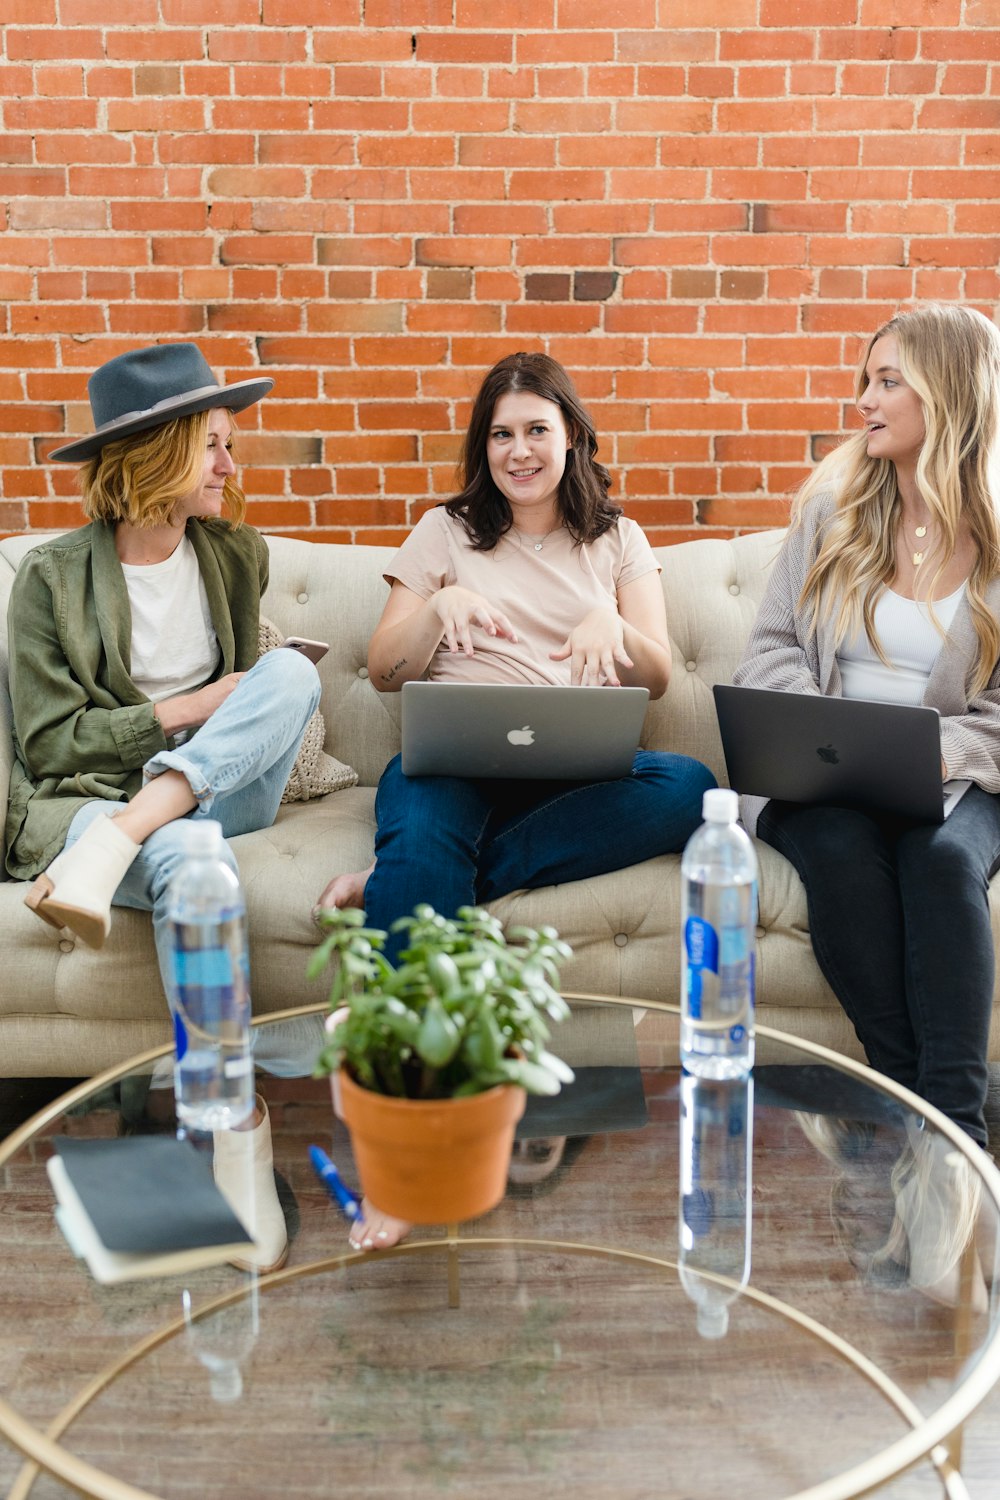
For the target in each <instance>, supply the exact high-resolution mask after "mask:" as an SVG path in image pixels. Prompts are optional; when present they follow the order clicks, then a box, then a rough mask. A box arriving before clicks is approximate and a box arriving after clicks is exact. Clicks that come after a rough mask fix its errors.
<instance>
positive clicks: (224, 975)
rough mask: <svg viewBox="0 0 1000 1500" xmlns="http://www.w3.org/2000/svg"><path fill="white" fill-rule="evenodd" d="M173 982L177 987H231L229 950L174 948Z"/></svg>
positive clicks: (231, 966) (223, 988)
mask: <svg viewBox="0 0 1000 1500" xmlns="http://www.w3.org/2000/svg"><path fill="white" fill-rule="evenodd" d="M174 982H175V983H176V985H177V987H178V989H188V988H195V989H213V990H228V989H232V987H233V964H232V957H231V955H230V953H229V950H228V949H227V948H190V949H184V948H175V950H174Z"/></svg>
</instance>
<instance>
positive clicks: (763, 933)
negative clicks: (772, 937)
mask: <svg viewBox="0 0 1000 1500" xmlns="http://www.w3.org/2000/svg"><path fill="white" fill-rule="evenodd" d="M757 936H758V937H759V938H762V937H766V936H767V928H766V927H762V926H761V925H760V923H759V922H758V923H757Z"/></svg>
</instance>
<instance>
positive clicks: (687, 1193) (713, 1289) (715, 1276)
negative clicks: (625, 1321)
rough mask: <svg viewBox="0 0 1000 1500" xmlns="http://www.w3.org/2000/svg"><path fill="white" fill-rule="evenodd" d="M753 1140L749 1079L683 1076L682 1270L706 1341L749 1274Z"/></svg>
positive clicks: (722, 1328)
mask: <svg viewBox="0 0 1000 1500" xmlns="http://www.w3.org/2000/svg"><path fill="white" fill-rule="evenodd" d="M752 1142H753V1080H752V1079H750V1078H733V1079H707V1078H695V1077H694V1076H693V1075H692V1074H690V1073H684V1074H682V1076H681V1176H680V1195H681V1201H680V1213H679V1215H678V1225H679V1238H680V1276H681V1285H682V1286H683V1288H684V1290H685V1292H686V1293H687V1295H688V1296H689V1297H690V1299H691V1301H692V1302H693V1303H694V1304H695V1306H696V1308H697V1310H698V1312H697V1317H698V1332H699V1333H700V1334H701V1336H702V1338H706V1339H721V1338H724V1337H725V1335H726V1333H727V1332H728V1329H729V1308H730V1306H731V1305H732V1303H733V1302H735V1301H736V1298H737V1297H738V1296H739V1295H740V1292H741V1291H742V1289H743V1287H745V1286H746V1284H747V1282H748V1281H749V1279H750V1242H751V1203H752V1172H751V1161H752V1156H753V1153H752ZM719 1278H721V1279H719Z"/></svg>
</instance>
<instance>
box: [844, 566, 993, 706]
mask: <svg viewBox="0 0 1000 1500" xmlns="http://www.w3.org/2000/svg"><path fill="white" fill-rule="evenodd" d="M964 593H965V584H964V583H963V584H960V585H959V587H958V588H957V589H956V590H955V592H954V593H953V594H949V595H948V597H947V598H946V599H935V601H934V613H935V615H936V616H937V618H938V620H939V621H940V623H941V627H942V629H944V630H949V629H950V628H951V622H952V621H953V620H954V618H955V614H956V612H957V610H958V606H959V605H960V604H961V602H962V596H963V594H964ZM875 630H876V633H877V635H878V638H879V640H880V641H881V642H882V649H883V650H884V651H885V654H886V656H887V657H888V658H889V661H890V663H891V665H890V666H888V667H887V666H886V665H885V664H884V663H883V662H881V661H879V659H878V657H877V656H876V654H875V652H874V651H873V650H872V648H871V645H870V643H869V641H868V637H867V635H866V634H865V632H864V630H860V631H859V632H858V634H857V635H856V636H855V637H854V639H853V640H848V641H845V642H844V643H843V644H842V646H841V648H840V650H839V651H838V653H837V664H838V666H839V667H840V676H841V682H842V685H843V692H844V697H845V698H869V699H875V700H876V701H878V702H880V703H917V704H919V703H923V701H924V693H925V691H926V689H927V679H928V677H929V676H930V674H931V669H932V668H933V666H934V663H935V662H936V661H937V658H938V654H939V652H940V650H941V646H942V644H943V640H942V637H941V635H940V634H939V633H938V630H937V627H936V626H935V625H934V622H933V620H932V619H931V615H930V609H929V608H928V606H927V604H926V603H925V602H924V601H923V600H920V599H904V597H903V595H902V594H894V593H893V591H892V589H886V591H885V593H884V594H883V595H882V597H881V598H880V599H879V601H878V603H877V604H876V605H875Z"/></svg>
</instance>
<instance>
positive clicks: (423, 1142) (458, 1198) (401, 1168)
mask: <svg viewBox="0 0 1000 1500" xmlns="http://www.w3.org/2000/svg"><path fill="white" fill-rule="evenodd" d="M338 1082H339V1099H338V1097H337V1093H338V1090H337V1089H335V1090H334V1107H335V1109H336V1111H337V1113H338V1114H339V1116H340V1118H341V1119H342V1120H343V1121H344V1123H345V1124H346V1125H347V1128H348V1129H349V1130H350V1132H351V1145H352V1147H353V1149H354V1161H355V1164H356V1166H357V1169H358V1175H359V1176H360V1178H361V1186H362V1188H363V1189H364V1192H365V1196H366V1197H367V1198H369V1199H370V1200H371V1202H372V1203H373V1204H374V1205H375V1206H376V1207H377V1208H380V1209H381V1210H382V1212H383V1213H386V1214H392V1215H393V1216H394V1217H396V1218H398V1219H407V1220H409V1222H410V1223H411V1224H455V1223H459V1222H460V1221H462V1220H464V1219H474V1218H476V1217H477V1215H479V1214H485V1213H487V1212H488V1211H489V1210H490V1209H491V1208H495V1207H496V1205H497V1204H498V1203H499V1202H500V1199H501V1198H502V1197H503V1195H504V1190H505V1188H506V1185H507V1168H508V1166H509V1165H510V1156H511V1150H512V1148H513V1145H514V1128H515V1126H516V1125H517V1122H518V1120H519V1119H520V1118H521V1116H522V1115H523V1114H524V1105H525V1092H524V1090H523V1089H522V1088H516V1087H515V1086H514V1085H513V1084H501V1085H498V1086H497V1087H496V1088H493V1089H487V1090H486V1092H485V1093H482V1094H472V1095H470V1096H469V1098H467V1099H390V1098H388V1097H387V1096H386V1095H384V1094H374V1093H372V1091H371V1089H364V1088H362V1087H361V1086H360V1085H359V1084H357V1083H355V1081H354V1079H353V1078H352V1077H351V1076H350V1074H349V1073H347V1072H346V1071H345V1070H344V1069H343V1068H341V1069H340V1074H339V1080H338ZM332 1084H333V1079H332V1078H331V1085H332Z"/></svg>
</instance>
